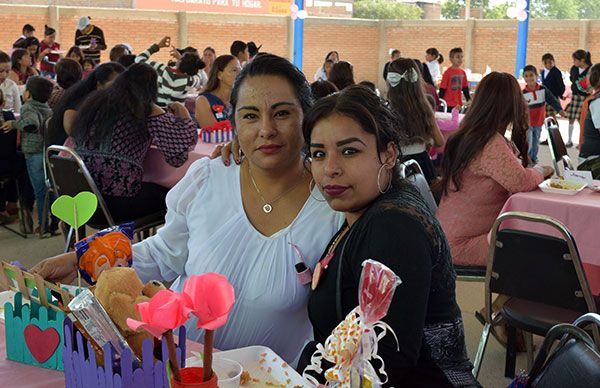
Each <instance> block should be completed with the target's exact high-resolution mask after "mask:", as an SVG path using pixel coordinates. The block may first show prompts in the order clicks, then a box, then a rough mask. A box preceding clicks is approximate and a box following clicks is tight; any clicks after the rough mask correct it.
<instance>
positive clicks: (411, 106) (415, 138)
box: [387, 58, 444, 182]
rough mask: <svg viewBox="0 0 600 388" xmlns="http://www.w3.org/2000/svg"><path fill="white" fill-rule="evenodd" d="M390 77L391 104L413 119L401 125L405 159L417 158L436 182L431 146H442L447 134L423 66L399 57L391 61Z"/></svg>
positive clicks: (403, 116) (426, 174) (401, 114)
mask: <svg viewBox="0 0 600 388" xmlns="http://www.w3.org/2000/svg"><path fill="white" fill-rule="evenodd" d="M419 63H420V62H419ZM387 77H388V78H387V83H388V98H389V100H390V104H391V106H392V108H393V109H394V111H395V112H396V114H397V115H399V116H400V117H402V118H403V120H404V121H405V122H406V123H410V124H407V125H406V126H405V127H403V128H401V131H402V135H403V136H402V140H401V141H400V144H401V145H402V161H403V162H405V161H407V160H410V159H414V160H416V161H417V162H418V163H419V166H421V169H422V170H423V174H424V175H425V178H426V179H427V181H428V182H433V181H434V180H435V179H436V178H437V173H436V171H435V167H434V166H433V162H432V161H431V158H430V157H429V149H430V148H431V146H434V147H440V146H442V145H443V144H444V137H443V136H442V132H441V131H440V129H439V128H438V126H437V122H436V121H435V114H434V112H433V109H432V107H431V105H430V104H429V102H428V101H427V98H426V96H425V82H423V76H422V73H421V66H419V65H417V63H416V62H415V61H413V60H412V59H409V58H400V59H396V60H395V61H393V62H390V65H389V67H388V76H387Z"/></svg>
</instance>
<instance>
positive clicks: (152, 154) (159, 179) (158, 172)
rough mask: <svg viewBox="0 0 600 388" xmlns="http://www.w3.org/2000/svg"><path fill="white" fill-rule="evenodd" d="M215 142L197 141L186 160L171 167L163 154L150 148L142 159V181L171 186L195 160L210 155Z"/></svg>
mask: <svg viewBox="0 0 600 388" xmlns="http://www.w3.org/2000/svg"><path fill="white" fill-rule="evenodd" d="M215 146H216V144H211V143H204V142H202V141H198V143H196V147H194V149H193V150H192V151H191V152H190V153H189V155H188V159H187V161H186V162H185V163H184V164H183V165H182V166H180V167H173V166H171V165H170V164H169V163H167V161H166V160H165V157H164V155H163V154H162V152H160V151H159V150H158V149H156V148H151V149H150V151H148V154H147V155H146V159H145V160H144V178H143V181H144V182H151V183H156V184H158V185H161V186H164V187H167V188H169V189H170V188H172V187H173V186H175V185H176V184H177V182H179V181H180V180H181V178H183V176H184V175H185V173H186V172H187V170H188V168H190V166H191V165H192V163H194V162H195V161H196V160H198V159H200V158H204V157H206V156H210V154H211V153H212V151H213V150H214V148H215Z"/></svg>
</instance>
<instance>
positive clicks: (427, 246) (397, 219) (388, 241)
mask: <svg viewBox="0 0 600 388" xmlns="http://www.w3.org/2000/svg"><path fill="white" fill-rule="evenodd" d="M355 253H356V254H354V252H353V254H354V256H353V258H352V260H354V261H353V263H354V265H353V273H354V276H355V279H356V281H357V285H358V280H359V279H360V274H361V272H362V263H363V262H364V261H365V260H367V259H373V260H376V261H379V262H381V263H383V264H385V265H386V266H387V267H389V268H390V269H391V270H393V271H394V272H395V273H396V275H398V276H399V277H400V280H401V281H402V283H401V284H400V285H399V286H398V287H397V288H396V292H395V294H394V298H393V300H392V304H391V305H390V309H389V311H388V313H387V315H386V317H385V318H383V321H384V322H386V323H387V324H388V325H390V327H392V329H393V330H394V332H395V333H396V336H397V337H398V341H399V344H400V347H399V349H400V350H399V351H398V348H397V346H396V341H395V340H394V337H393V335H392V334H391V333H388V334H387V335H386V336H385V337H384V338H383V339H382V340H381V341H379V351H378V354H379V356H381V357H382V358H383V360H384V362H385V366H386V368H385V370H386V372H387V373H388V375H389V378H390V383H393V385H396V386H398V384H399V382H400V381H401V380H402V378H403V377H405V376H406V374H407V372H409V371H410V369H411V368H412V367H414V366H415V365H416V364H417V362H418V360H419V357H420V355H421V347H422V343H423V327H424V325H425V315H426V312H427V304H428V300H429V291H430V283H431V271H432V248H431V243H430V240H429V236H428V235H427V233H426V232H425V230H424V228H423V226H422V225H421V223H420V222H418V221H416V220H415V219H414V218H412V217H410V216H407V215H405V214H404V213H402V212H400V211H396V210H390V211H386V212H385V213H382V215H380V216H376V217H374V218H373V220H372V222H370V224H369V227H368V229H367V231H366V233H364V234H363V238H362V239H361V241H360V243H359V244H358V248H357V249H356V252H355Z"/></svg>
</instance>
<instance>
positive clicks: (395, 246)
mask: <svg viewBox="0 0 600 388" xmlns="http://www.w3.org/2000/svg"><path fill="white" fill-rule="evenodd" d="M332 241H333V239H332ZM330 244H331V243H330ZM342 249H343V250H344V252H343V255H342V256H343V257H342V260H343V264H342V276H341V287H340V288H341V306H342V315H343V317H345V316H346V315H347V314H348V313H349V312H350V311H351V310H352V309H354V307H356V306H357V305H358V283H359V279H360V274H361V270H362V263H363V261H364V260H366V259H373V260H377V261H379V262H381V263H383V264H385V265H386V266H388V267H389V268H390V269H392V270H393V271H394V272H395V273H396V274H397V275H398V276H399V277H400V279H401V280H402V284H400V285H399V286H398V288H397V289H396V292H395V294H394V299H393V301H392V304H391V306H390V310H389V312H388V314H387V316H386V317H385V318H384V319H383V321H385V322H386V323H388V324H389V325H390V326H391V327H392V328H393V329H394V331H395V333H396V335H397V336H398V340H399V343H400V351H397V348H396V343H395V340H394V338H393V336H392V335H391V334H388V335H387V336H386V337H384V338H383V339H382V340H381V341H380V342H379V353H378V354H379V355H380V356H381V357H382V358H383V360H384V362H385V370H386V372H387V373H388V376H389V382H388V383H387V384H386V386H396V387H400V386H410V387H418V386H427V387H445V386H449V387H451V386H477V383H476V381H475V380H474V379H473V376H472V375H471V372H470V371H471V368H472V365H471V363H470V362H469V360H468V357H467V354H466V348H465V342H464V329H463V325H462V318H461V314H460V309H459V307H458V305H457V303H456V297H455V278H456V275H455V272H454V269H453V267H452V259H451V255H450V249H449V246H448V242H447V240H446V237H445V235H444V234H443V231H442V229H441V227H440V225H439V223H438V221H437V219H436V218H435V215H433V214H432V213H431V212H430V211H429V210H428V208H427V206H426V205H425V203H424V201H423V199H422V198H421V196H420V195H419V193H418V192H417V191H416V190H415V189H414V187H412V185H409V184H407V183H403V184H402V185H401V187H399V188H397V189H395V190H394V189H392V190H391V191H390V192H389V193H387V194H385V195H382V196H380V198H379V199H378V200H377V201H376V202H375V203H374V204H373V205H371V207H370V208H369V209H368V211H367V212H366V213H365V214H364V215H363V216H362V217H361V218H360V219H359V220H358V221H357V222H356V223H355V224H354V225H353V226H352V228H351V230H350V232H348V233H347V234H346V236H345V237H344V238H343V239H342V240H341V241H340V243H339V244H338V245H337V248H336V250H335V254H334V258H333V260H332V261H331V263H330V264H329V268H328V270H327V272H326V273H325V275H324V276H323V277H322V278H321V282H320V284H319V285H318V287H317V289H316V290H315V291H314V292H313V293H312V294H311V297H310V300H309V305H308V309H309V316H310V319H311V322H312V324H313V327H314V335H315V340H316V341H318V342H320V343H323V342H324V341H325V339H326V338H327V337H328V336H329V335H330V334H331V332H332V331H333V329H334V328H335V326H337V324H338V323H339V322H340V321H341V319H340V318H339V317H338V316H337V315H338V314H337V313H336V289H337V287H336V277H337V272H338V270H339V263H340V255H341V251H342ZM342 319H343V318H342ZM305 353H306V352H305ZM377 367H378V366H376V368H377ZM447 372H451V373H447Z"/></svg>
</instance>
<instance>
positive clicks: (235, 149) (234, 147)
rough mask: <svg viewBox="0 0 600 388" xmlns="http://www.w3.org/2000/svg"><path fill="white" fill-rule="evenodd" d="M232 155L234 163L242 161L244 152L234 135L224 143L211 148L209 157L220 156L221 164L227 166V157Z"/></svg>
mask: <svg viewBox="0 0 600 388" xmlns="http://www.w3.org/2000/svg"><path fill="white" fill-rule="evenodd" d="M232 155H233V160H234V161H235V164H240V163H242V159H243V158H244V154H243V152H242V149H241V148H240V143H239V142H238V140H237V137H234V138H233V140H232V141H231V142H229V143H226V144H220V145H218V146H217V147H215V149H214V150H213V152H212V154H210V158H211V159H216V158H218V157H219V156H221V160H222V161H223V164H224V165H226V166H229V159H230V157H231V156H232Z"/></svg>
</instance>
